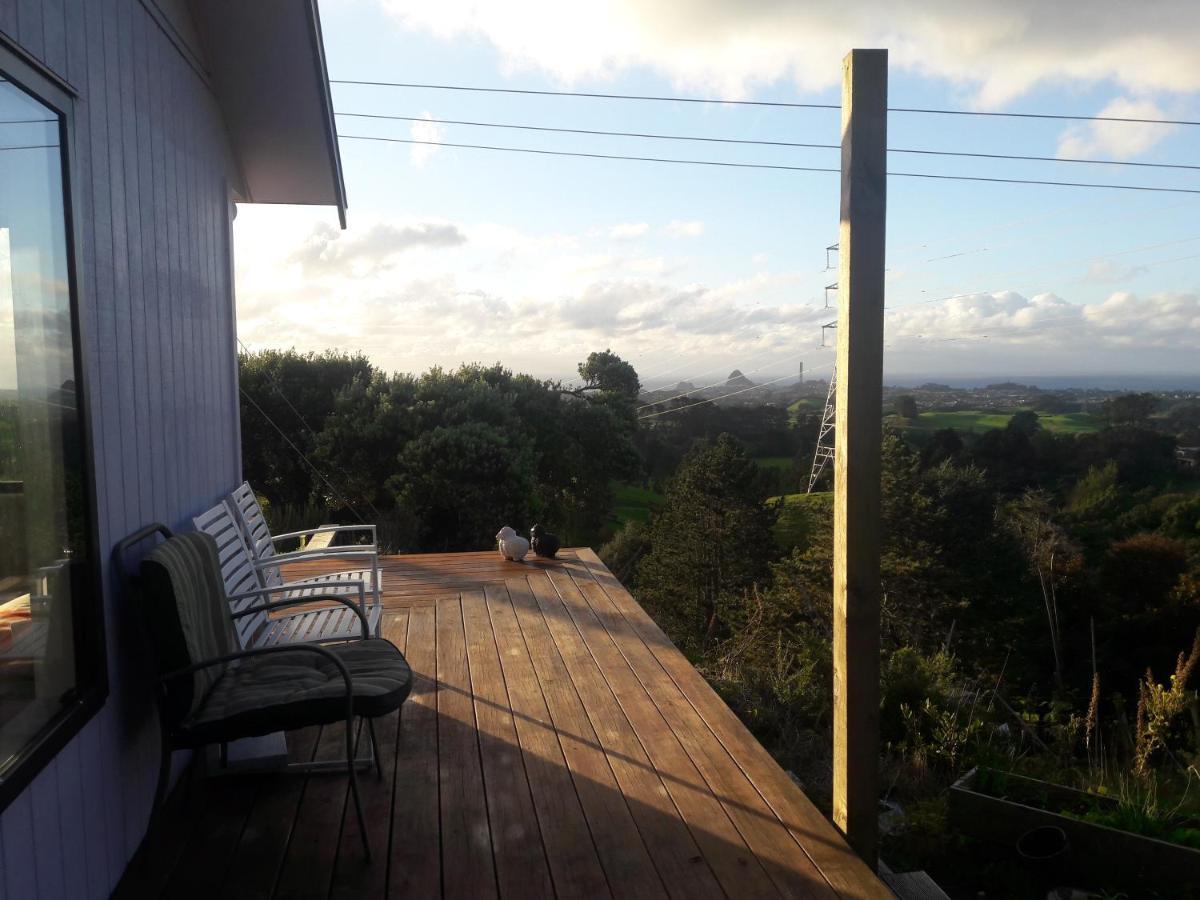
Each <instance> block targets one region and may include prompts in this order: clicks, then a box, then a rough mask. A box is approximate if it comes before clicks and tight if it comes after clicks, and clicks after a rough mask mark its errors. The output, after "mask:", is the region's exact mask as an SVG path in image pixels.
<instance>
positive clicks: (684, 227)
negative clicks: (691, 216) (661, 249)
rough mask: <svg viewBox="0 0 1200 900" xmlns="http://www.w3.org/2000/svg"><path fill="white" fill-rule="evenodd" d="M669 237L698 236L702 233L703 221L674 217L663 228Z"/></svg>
mask: <svg viewBox="0 0 1200 900" xmlns="http://www.w3.org/2000/svg"><path fill="white" fill-rule="evenodd" d="M663 230H664V231H665V232H666V233H667V234H669V235H670V236H671V237H700V235H702V234H704V223H703V222H699V221H691V222H683V221H681V220H679V219H674V220H672V221H671V222H668V223H667V226H666V227H665V228H664V229H663Z"/></svg>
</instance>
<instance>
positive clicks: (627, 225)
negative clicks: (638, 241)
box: [608, 222, 650, 241]
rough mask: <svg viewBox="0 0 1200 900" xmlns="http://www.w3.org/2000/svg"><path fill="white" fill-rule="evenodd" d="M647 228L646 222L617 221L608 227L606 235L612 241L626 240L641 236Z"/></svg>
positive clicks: (648, 228)
mask: <svg viewBox="0 0 1200 900" xmlns="http://www.w3.org/2000/svg"><path fill="white" fill-rule="evenodd" d="M649 230H650V226H649V225H648V224H647V223H646V222H619V223H618V224H616V225H614V226H613V227H612V228H610V229H608V236H609V237H610V238H612V239H613V240H614V241H628V240H632V239H633V238H639V237H641V236H642V235H644V234H645V233H646V232H647V231H649Z"/></svg>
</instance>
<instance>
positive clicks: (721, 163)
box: [338, 134, 1200, 194]
mask: <svg viewBox="0 0 1200 900" xmlns="http://www.w3.org/2000/svg"><path fill="white" fill-rule="evenodd" d="M338 138H339V139H341V140H347V141H380V142H383V143H389V144H415V145H420V146H426V147H453V148H456V149H460V150H492V151H498V152H502V153H528V154H533V155H535V156H568V157H575V158H579V159H618V160H624V161H627V162H651V163H674V164H676V165H685V166H717V167H721V168H730V169H773V170H776V171H784V172H834V173H840V172H841V169H838V168H832V167H829V166H788V165H779V164H772V163H743V162H729V161H725V160H715V159H677V158H674V157H663V156H626V155H622V154H617V153H585V152H583V151H581V150H539V149H534V148H533V147H498V146H495V145H492V144H460V143H452V142H450V141H419V140H416V139H414V138H390V137H375V136H372V135H364V134H339V135H338ZM887 174H888V176H889V177H894V178H931V179H936V180H939V181H977V182H987V183H990V184H1032V185H1042V186H1047V187H1076V188H1101V189H1106V190H1116V191H1147V192H1151V193H1158V194H1200V188H1182V187H1154V186H1152V185H1148V184H1104V183H1101V182H1087V181H1041V180H1036V179H1030V178H993V177H986V176H983V175H936V174H933V173H930V172H888V173H887Z"/></svg>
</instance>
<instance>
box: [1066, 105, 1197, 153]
mask: <svg viewBox="0 0 1200 900" xmlns="http://www.w3.org/2000/svg"><path fill="white" fill-rule="evenodd" d="M1096 115H1098V116H1111V117H1117V118H1126V119H1166V118H1169V116H1168V115H1167V114H1166V113H1165V112H1164V111H1163V110H1162V108H1161V107H1159V105H1158V104H1157V103H1154V102H1152V101H1150V100H1130V99H1128V98H1125V97H1118V98H1117V99H1116V100H1113V101H1112V102H1111V103H1109V104H1108V105H1107V106H1106V107H1104V109H1102V110H1100V111H1099V112H1098V113H1096ZM1174 130H1175V126H1173V125H1149V124H1135V123H1133V122H1088V123H1087V124H1086V125H1073V126H1071V127H1070V128H1068V129H1067V130H1066V131H1064V132H1063V134H1062V136H1061V137H1060V138H1059V140H1058V156H1059V157H1066V158H1071V157H1076V158H1077V157H1090V156H1100V157H1115V158H1116V159H1130V158H1132V157H1134V156H1138V155H1140V154H1142V153H1145V152H1146V151H1147V150H1149V149H1150V148H1151V147H1153V146H1154V145H1155V144H1157V143H1158V142H1159V141H1161V140H1162V139H1163V138H1165V137H1167V135H1169V134H1170V133H1171V132H1172V131H1174Z"/></svg>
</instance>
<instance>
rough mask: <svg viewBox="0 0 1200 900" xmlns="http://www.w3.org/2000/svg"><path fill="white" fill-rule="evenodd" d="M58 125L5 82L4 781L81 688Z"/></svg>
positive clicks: (79, 507) (74, 437) (0, 549)
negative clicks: (74, 587)
mask: <svg viewBox="0 0 1200 900" xmlns="http://www.w3.org/2000/svg"><path fill="white" fill-rule="evenodd" d="M59 131H60V129H59V120H58V116H57V114H56V113H55V112H54V111H53V110H51V109H50V108H49V107H47V106H45V105H43V104H42V103H40V102H38V101H37V100H35V99H33V98H32V97H30V96H29V95H28V94H26V93H24V92H23V91H22V90H20V89H19V88H17V87H16V86H15V85H13V84H11V83H9V82H7V81H4V82H0V777H3V776H4V775H5V774H6V770H7V769H8V768H10V767H11V765H12V763H13V761H14V759H15V758H16V756H17V754H19V753H20V751H21V750H22V749H23V748H25V747H26V746H27V745H28V744H29V741H30V739H31V738H32V737H34V736H35V735H36V734H37V733H38V732H39V731H40V730H42V729H43V728H44V727H45V726H46V725H47V724H48V723H49V722H50V721H51V720H52V719H53V718H54V717H55V715H56V714H57V713H58V712H59V711H60V710H61V709H62V706H63V704H64V703H65V702H68V701H70V700H71V699H73V697H74V689H75V688H76V687H77V684H76V669H75V646H74V637H73V631H72V619H73V617H72V582H73V581H78V580H79V579H77V578H73V577H72V571H73V570H78V569H79V568H80V565H79V564H80V563H82V562H83V561H84V560H83V557H84V556H85V555H86V538H85V535H86V530H85V528H84V518H83V511H84V508H85V506H84V503H83V496H84V494H83V491H84V478H83V466H82V458H81V457H82V454H81V446H80V439H79V428H80V423H79V417H78V414H77V402H76V393H75V383H76V377H75V363H74V346H73V337H72V328H71V291H70V282H69V269H68V264H67V242H66V225H65V215H64V197H63V184H62V157H61V155H60V154H61V153H62V149H61V148H60V147H59Z"/></svg>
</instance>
